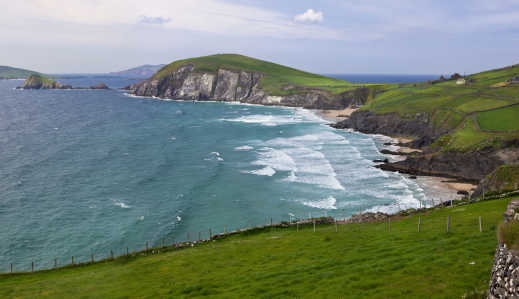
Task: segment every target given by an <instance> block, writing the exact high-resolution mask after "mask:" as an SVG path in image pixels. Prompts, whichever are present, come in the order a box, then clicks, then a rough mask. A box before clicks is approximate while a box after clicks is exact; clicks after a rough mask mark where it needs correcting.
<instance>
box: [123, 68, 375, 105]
mask: <svg viewBox="0 0 519 299" xmlns="http://www.w3.org/2000/svg"><path fill="white" fill-rule="evenodd" d="M263 77H264V74H263V73H261V72H252V71H244V70H234V69H226V68H220V69H218V71H217V72H216V73H213V72H204V71H199V70H197V69H196V67H195V65H193V64H186V65H183V66H181V67H179V68H178V69H176V70H175V71H173V72H170V73H169V74H167V75H165V76H157V77H152V78H151V79H148V80H145V81H142V82H139V83H136V84H133V85H130V86H128V87H126V88H125V89H126V90H128V91H129V93H131V94H134V95H137V96H148V97H159V98H169V99H175V100H190V101H227V102H241V103H249V104H260V105H279V106H290V107H304V108H312V109H342V108H345V107H348V106H352V105H362V104H364V103H365V102H366V100H367V98H368V96H369V93H370V90H369V88H366V87H360V88H356V89H353V90H349V91H345V92H342V93H339V94H333V93H331V92H329V91H326V90H323V89H319V88H311V87H300V86H294V85H290V84H287V85H286V86H283V88H282V89H283V94H282V95H272V94H269V93H268V92H267V91H265V90H264V89H263V88H262V86H261V80H262V78H263Z"/></svg>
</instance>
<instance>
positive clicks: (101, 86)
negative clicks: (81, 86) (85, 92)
mask: <svg viewBox="0 0 519 299" xmlns="http://www.w3.org/2000/svg"><path fill="white" fill-rule="evenodd" d="M89 89H110V88H108V86H106V84H104V83H103V82H101V83H99V84H96V85H94V86H90V87H89Z"/></svg>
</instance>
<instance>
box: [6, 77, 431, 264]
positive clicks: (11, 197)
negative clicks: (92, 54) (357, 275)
mask: <svg viewBox="0 0 519 299" xmlns="http://www.w3.org/2000/svg"><path fill="white" fill-rule="evenodd" d="M112 81H113V82H107V83H108V85H110V86H113V87H121V86H124V85H126V84H127V83H128V82H127V81H124V80H120V81H118V79H113V80H112ZM21 83H22V82H21V81H0V240H2V242H0V272H4V271H7V270H8V265H9V263H14V266H15V270H16V269H17V270H20V269H30V265H31V261H32V260H34V261H35V264H36V268H37V269H39V268H46V267H50V266H51V265H52V263H53V259H54V257H57V258H58V262H59V263H68V262H69V261H70V257H71V256H72V255H73V256H75V260H76V261H78V260H79V261H82V260H83V261H85V260H88V259H89V257H90V254H91V253H94V254H95V256H96V257H106V256H107V255H108V254H109V251H110V249H112V250H113V251H114V253H115V254H122V253H123V252H124V251H125V250H126V247H129V248H130V250H136V249H142V248H143V247H144V246H145V242H146V241H149V242H150V245H159V244H160V243H161V242H162V240H165V241H166V242H167V243H171V242H173V241H174V240H176V241H181V240H185V238H186V233H187V232H189V233H190V235H191V238H194V237H196V236H197V233H198V232H199V231H200V232H202V237H204V238H207V235H208V229H209V228H211V229H212V231H213V232H214V233H218V232H221V231H223V229H224V226H226V227H227V229H228V230H230V229H236V228H242V227H246V226H250V225H261V224H265V223H266V222H268V221H269V220H268V219H269V218H270V217H272V218H273V220H274V222H280V221H282V220H285V221H287V220H289V219H291V218H292V219H293V218H302V217H308V216H309V215H312V216H323V215H330V216H334V217H338V218H342V215H343V214H342V213H343V209H344V214H345V216H346V217H347V216H349V215H351V214H353V213H357V212H358V211H359V210H363V211H367V210H370V211H376V210H380V211H396V210H397V209H399V208H409V207H417V206H418V205H419V201H420V200H425V199H426V197H427V196H426V193H425V191H424V190H423V189H422V188H421V187H420V186H419V185H417V183H416V182H415V181H413V180H410V179H408V178H406V177H405V176H402V175H400V174H397V173H389V172H383V171H381V170H379V169H376V168H374V167H373V165H374V163H373V162H372V160H373V159H383V158H385V157H384V156H383V155H381V154H380V153H379V149H380V148H381V144H382V143H383V142H385V141H387V139H384V138H383V137H382V136H379V137H376V136H368V135H364V134H360V133H355V132H347V131H341V130H335V129H333V128H330V127H328V126H327V125H326V122H325V121H323V120H322V119H320V118H319V117H317V116H315V115H314V114H313V113H312V112H310V111H307V110H303V109H292V108H281V107H262V106H252V105H241V104H233V103H214V102H205V103H200V102H197V103H193V102H178V101H163V100H158V99H150V98H136V97H129V96H127V95H125V94H124V93H123V92H122V91H118V90H106V91H104V90H101V91H99V90H96V91H92V90H72V91H67V90H40V91H35V90H13V88H14V87H15V86H17V85H19V84H21ZM67 83H68V82H67ZM72 83H74V82H72ZM75 85H76V86H80V84H75Z"/></svg>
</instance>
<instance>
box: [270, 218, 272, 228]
mask: <svg viewBox="0 0 519 299" xmlns="http://www.w3.org/2000/svg"><path fill="white" fill-rule="evenodd" d="M270 227H272V217H270Z"/></svg>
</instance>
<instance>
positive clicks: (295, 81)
mask: <svg viewBox="0 0 519 299" xmlns="http://www.w3.org/2000/svg"><path fill="white" fill-rule="evenodd" d="M186 64H193V65H194V66H195V70H196V71H199V72H210V73H216V72H217V71H218V69H220V68H225V69H231V70H237V71H241V70H243V71H253V72H260V73H262V74H264V77H263V79H262V81H261V84H260V85H261V87H262V88H263V89H264V90H265V91H267V92H268V93H269V94H270V95H284V94H289V93H293V92H297V91H298V90H297V88H295V89H289V90H283V89H282V87H283V86H286V85H293V86H294V87H315V88H321V89H325V90H328V91H330V92H332V93H340V92H343V91H346V90H350V89H353V88H355V87H356V86H357V85H355V84H352V83H350V82H346V81H342V80H338V79H333V78H329V77H325V76H321V75H316V74H312V73H308V72H304V71H300V70H297V69H294V68H289V67H286V66H282V65H279V64H275V63H272V62H268V61H263V60H258V59H254V58H251V57H247V56H242V55H236V54H217V55H210V56H203V57H197V58H190V59H183V60H177V61H175V62H173V63H171V64H169V65H167V66H165V67H164V68H162V69H161V70H159V71H158V72H157V73H156V74H155V75H154V76H153V78H155V79H157V78H161V77H163V76H166V75H168V74H169V73H171V72H173V71H175V70H177V69H178V68H179V67H181V66H183V65H186Z"/></svg>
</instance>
